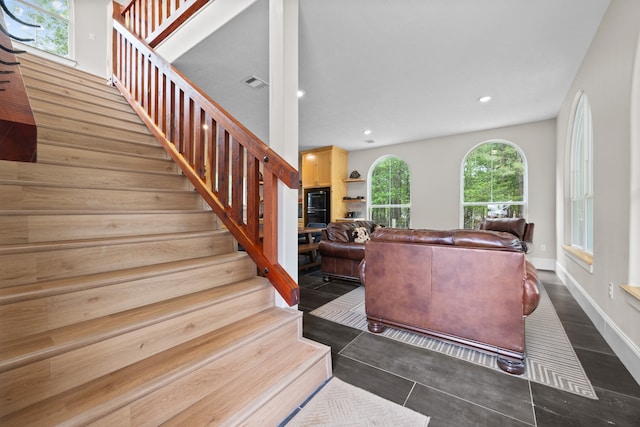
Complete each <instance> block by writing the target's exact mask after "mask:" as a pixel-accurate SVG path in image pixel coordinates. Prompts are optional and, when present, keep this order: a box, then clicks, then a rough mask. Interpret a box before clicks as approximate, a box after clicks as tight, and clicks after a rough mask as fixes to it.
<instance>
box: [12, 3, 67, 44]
mask: <svg viewBox="0 0 640 427" xmlns="http://www.w3.org/2000/svg"><path fill="white" fill-rule="evenodd" d="M69 3H70V0H5V4H6V5H7V8H8V9H9V10H10V11H11V13H12V14H13V15H14V16H15V17H16V18H18V19H19V20H21V21H23V22H25V23H28V24H38V25H40V28H35V27H32V26H28V25H24V24H23V23H20V22H17V21H15V20H13V19H12V18H10V17H9V16H6V17H5V20H6V23H7V28H8V31H9V33H11V35H13V36H15V37H17V38H20V39H32V40H33V41H23V43H25V44H28V45H31V46H34V47H37V48H38V49H42V50H45V51H47V52H51V53H54V54H56V55H60V56H65V57H67V56H69V34H70V30H69V28H70V14H69V10H70V5H69ZM19 41H20V40H19Z"/></svg>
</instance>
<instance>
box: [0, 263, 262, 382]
mask: <svg viewBox="0 0 640 427" xmlns="http://www.w3.org/2000/svg"><path fill="white" fill-rule="evenodd" d="M255 276H256V267H255V264H254V263H253V262H252V261H251V259H250V258H249V257H248V256H246V254H244V253H234V254H226V255H218V256H214V257H206V258H196V259H190V260H186V261H179V262H173V263H165V264H160V265H157V266H155V268H154V269H152V270H151V269H150V268H149V267H146V268H145V267H138V268H133V269H125V270H119V271H116V272H113V273H103V274H91V275H87V276H83V277H77V278H73V279H71V280H68V281H63V280H56V281H49V282H46V283H45V284H44V285H43V286H38V285H39V284H28V285H24V286H18V287H14V288H3V289H0V318H2V319H3V322H1V323H0V342H7V341H11V340H14V339H17V338H19V337H20V336H26V335H33V334H36V333H43V332H45V331H48V330H52V329H57V328H61V327H64V326H68V325H71V324H73V323H80V322H83V321H87V320H91V319H95V318H98V317H102V316H108V315H111V314H113V313H118V312H122V311H126V310H130V309H133V308H136V307H140V306H143V305H147V304H151V303H155V302H159V301H162V300H163V299H171V298H176V297H179V296H183V295H186V294H188V293H190V292H199V291H202V290H205V289H210V288H214V287H217V286H222V285H225V284H227V283H233V282H238V281H241V280H248V279H251V278H253V277H255ZM0 370H2V368H0Z"/></svg>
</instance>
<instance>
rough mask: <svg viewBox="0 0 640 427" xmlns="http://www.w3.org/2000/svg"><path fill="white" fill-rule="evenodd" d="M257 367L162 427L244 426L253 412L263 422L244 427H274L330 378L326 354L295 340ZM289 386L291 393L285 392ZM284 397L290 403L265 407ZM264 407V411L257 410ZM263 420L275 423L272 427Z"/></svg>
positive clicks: (277, 403)
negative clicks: (201, 426) (259, 426)
mask: <svg viewBox="0 0 640 427" xmlns="http://www.w3.org/2000/svg"><path fill="white" fill-rule="evenodd" d="M261 367H262V369H252V370H247V371H245V372H243V373H242V374H241V375H239V376H238V377H236V378H235V379H234V381H233V382H230V383H228V384H226V385H225V387H221V388H217V389H215V390H214V391H212V392H211V393H210V394H208V395H207V396H206V397H205V398H203V399H201V400H200V401H198V402H197V403H195V404H194V405H191V406H190V407H189V408H187V409H186V410H184V411H182V412H181V413H180V414H178V415H176V416H174V417H172V418H171V419H170V420H168V421H167V422H165V423H163V424H162V425H163V426H167V427H168V426H186V425H189V426H198V425H212V424H213V425H241V424H242V425H244V424H245V422H246V419H247V418H252V415H253V414H254V413H255V412H260V416H261V417H265V418H262V419H261V418H258V419H255V420H254V422H258V423H259V424H252V423H246V425H275V423H277V422H279V421H282V420H284V418H285V417H286V416H287V415H289V414H290V413H291V412H293V410H294V409H295V408H296V406H297V405H298V404H301V403H302V402H303V401H304V400H305V399H306V397H307V396H309V395H310V394H311V392H313V390H315V389H316V388H317V387H318V386H319V385H320V384H322V382H324V380H326V379H327V378H329V377H330V376H331V361H330V351H329V349H328V347H325V346H323V345H320V344H317V343H313V342H312V341H308V340H299V341H298V342H296V343H295V344H294V345H292V346H290V347H288V348H287V349H286V351H283V352H281V353H279V354H276V355H273V356H270V357H269V358H268V359H266V360H265V361H264V362H263V363H262V365H261ZM248 384H250V386H247V385H248ZM290 385H293V386H294V390H291V389H288V386H290ZM285 396H288V397H289V399H290V400H293V403H291V402H288V405H284V404H283V403H284V401H278V400H277V399H275V400H274V402H273V404H272V405H269V400H271V399H273V398H274V397H280V398H282V397H285ZM292 396H293V399H291V397H292ZM264 405H268V410H261V409H263V408H262V407H263V406H264ZM266 417H269V418H272V419H275V423H270V422H269V421H268V418H266Z"/></svg>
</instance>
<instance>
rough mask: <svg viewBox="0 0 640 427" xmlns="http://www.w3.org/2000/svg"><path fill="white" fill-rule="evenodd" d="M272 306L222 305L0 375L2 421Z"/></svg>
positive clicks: (256, 299) (265, 292) (265, 295)
mask: <svg viewBox="0 0 640 427" xmlns="http://www.w3.org/2000/svg"><path fill="white" fill-rule="evenodd" d="M272 305H273V290H272V288H270V287H266V286H265V287H261V288H260V290H259V291H256V292H252V293H250V294H244V295H242V296H240V297H238V298H234V299H230V300H226V301H223V302H220V303H218V304H214V305H213V306H211V307H208V308H205V309H200V310H197V311H194V312H191V313H187V314H184V315H182V316H179V317H176V318H172V319H169V320H166V321H163V322H159V323H155V324H153V325H151V326H148V327H143V328H141V329H138V330H135V331H133V332H129V333H126V334H123V335H119V336H117V337H114V338H111V339H107V340H105V341H101V342H98V343H95V344H93V345H89V346H86V347H83V348H80V349H78V350H74V351H70V352H68V353H65V354H61V355H59V356H55V357H52V358H50V359H46V360H43V361H40V362H36V363H32V364H30V365H26V366H23V367H21V368H17V369H14V370H11V371H8V372H5V373H3V374H0V384H3V387H2V389H0V408H1V409H0V410H2V411H3V412H2V413H1V414H0V415H6V414H8V413H11V412H13V411H16V410H18V409H20V408H24V407H26V406H29V405H31V404H33V403H35V402H38V401H40V400H43V399H46V398H48V397H51V396H54V395H56V394H58V393H61V392H63V391H65V390H68V389H70V388H73V387H76V386H79V385H81V384H83V383H85V382H87V381H90V380H92V379H95V378H98V377H100V376H103V375H107V374H109V373H110V372H113V371H116V370H118V369H120V368H123V367H125V366H127V365H129V364H133V363H135V362H137V361H140V360H142V359H144V358H147V357H150V356H152V355H154V354H157V353H160V352H162V351H164V350H167V349H169V348H171V347H172V346H175V345H178V344H180V343H184V342H186V341H188V340H190V339H194V338H196V337H198V336H200V335H202V334H205V333H208V332H211V331H213V330H216V329H218V328H221V327H224V326H225V325H228V324H230V323H232V322H234V321H237V320H239V319H242V318H244V317H246V316H250V315H252V314H255V313H257V312H259V311H261V310H265V309H267V308H268V307H269V306H272Z"/></svg>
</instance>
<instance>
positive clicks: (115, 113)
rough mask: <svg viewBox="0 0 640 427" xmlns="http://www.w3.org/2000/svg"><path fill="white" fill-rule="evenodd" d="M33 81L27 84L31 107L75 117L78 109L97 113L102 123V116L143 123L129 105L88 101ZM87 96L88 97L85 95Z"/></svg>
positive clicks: (93, 113)
mask: <svg viewBox="0 0 640 427" xmlns="http://www.w3.org/2000/svg"><path fill="white" fill-rule="evenodd" d="M34 82H35V81H32V82H31V83H30V84H29V85H28V86H27V91H28V93H29V100H30V101H31V107H32V108H33V109H35V110H42V111H51V112H54V113H57V114H60V115H63V114H61V113H63V112H68V113H64V115H68V116H70V117H75V118H77V116H76V114H77V113H76V112H77V111H82V112H86V113H89V114H92V115H97V116H99V117H98V120H100V122H101V123H102V120H101V119H102V117H103V116H106V117H109V118H110V119H117V120H122V121H123V122H126V123H135V124H138V125H140V124H142V120H141V119H140V117H138V115H137V114H135V113H134V112H133V111H131V108H130V107H129V106H128V105H124V104H121V103H120V102H109V101H104V102H102V103H101V104H96V103H95V102H87V100H86V99H83V98H82V97H79V96H73V94H69V95H63V94H60V93H57V92H56V89H55V87H52V86H50V87H46V86H44V85H38V84H37V83H36V84H34ZM85 98H86V97H85Z"/></svg>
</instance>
